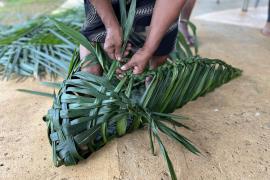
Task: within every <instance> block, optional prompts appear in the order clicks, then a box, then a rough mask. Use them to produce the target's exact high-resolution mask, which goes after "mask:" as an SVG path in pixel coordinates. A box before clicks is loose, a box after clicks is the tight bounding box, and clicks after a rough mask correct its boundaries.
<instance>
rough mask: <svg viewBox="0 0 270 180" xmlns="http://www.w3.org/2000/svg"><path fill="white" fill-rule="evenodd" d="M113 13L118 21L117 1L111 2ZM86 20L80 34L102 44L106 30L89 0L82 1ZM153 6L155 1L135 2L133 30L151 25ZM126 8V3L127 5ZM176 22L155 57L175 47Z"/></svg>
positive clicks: (118, 9)
mask: <svg viewBox="0 0 270 180" xmlns="http://www.w3.org/2000/svg"><path fill="white" fill-rule="evenodd" d="M111 3H112V6H113V9H114V12H115V14H116V16H117V18H118V20H120V7H119V3H118V0H111ZM84 5H85V13H86V20H85V22H84V25H83V27H82V29H81V33H82V34H83V35H84V36H85V37H87V39H88V40H89V41H91V42H100V43H104V41H105V38H106V29H105V26H104V24H103V23H102V21H101V19H100V17H99V15H98V14H97V11H96V9H95V8H94V6H93V5H92V4H91V3H90V0H84ZM154 5H155V0H137V6H136V15H135V20H134V29H135V30H136V29H145V28H144V27H147V26H149V25H150V23H151V18H152V13H153V9H154ZM127 6H128V3H127ZM177 22H178V21H176V22H175V23H173V24H172V25H171V27H170V28H169V29H168V31H167V33H166V35H165V36H164V37H163V39H162V41H161V43H160V45H159V47H158V49H157V50H156V52H155V54H154V55H156V56H163V55H167V54H169V53H170V52H171V51H172V50H173V49H174V46H175V42H176V37H177V32H178V26H177ZM136 46H137V47H142V46H143V43H141V44H136Z"/></svg>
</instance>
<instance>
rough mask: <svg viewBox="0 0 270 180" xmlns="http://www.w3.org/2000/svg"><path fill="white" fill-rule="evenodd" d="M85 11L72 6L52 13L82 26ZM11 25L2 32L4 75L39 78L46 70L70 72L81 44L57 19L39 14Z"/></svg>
mask: <svg viewBox="0 0 270 180" xmlns="http://www.w3.org/2000/svg"><path fill="white" fill-rule="evenodd" d="M81 12H82V11H79V10H78V11H75V10H69V11H67V12H64V13H62V14H58V15H53V16H52V17H55V18H57V19H59V20H61V22H65V23H66V24H69V26H71V27H72V28H74V29H76V30H78V29H79V28H80V26H81V25H82V20H83V18H82V17H83V15H82V13H81ZM74 17H77V18H74ZM8 29H9V30H8V31H5V33H2V34H0V49H1V50H0V64H1V65H2V66H4V67H5V71H4V74H3V75H4V78H7V79H8V78H9V77H10V75H11V74H12V73H16V74H19V75H22V76H35V77H36V78H37V77H40V76H44V75H46V74H49V75H51V76H55V75H58V76H62V77H65V76H66V74H67V70H68V64H69V62H70V58H71V56H72V52H73V49H74V48H75V47H76V46H77V45H76V44H75V42H73V41H72V39H71V38H70V37H69V36H66V35H65V34H64V33H63V32H62V31H60V30H59V29H58V28H57V27H55V25H54V23H52V22H51V21H49V20H48V19H47V18H46V17H39V18H36V19H33V20H31V21H29V22H26V23H25V24H22V25H19V26H14V27H9V28H8Z"/></svg>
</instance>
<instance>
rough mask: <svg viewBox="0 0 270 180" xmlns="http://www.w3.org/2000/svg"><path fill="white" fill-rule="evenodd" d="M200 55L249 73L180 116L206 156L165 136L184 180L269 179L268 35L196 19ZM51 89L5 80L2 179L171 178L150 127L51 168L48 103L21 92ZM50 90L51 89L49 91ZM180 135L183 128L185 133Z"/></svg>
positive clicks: (0, 121) (0, 114) (0, 122)
mask: <svg viewBox="0 0 270 180" xmlns="http://www.w3.org/2000/svg"><path fill="white" fill-rule="evenodd" d="M195 23H196V24H197V26H198V29H199V36H200V43H201V44H200V54H201V55H202V56H206V57H212V58H221V59H223V60H225V61H226V62H228V63H230V64H232V65H234V66H236V67H239V68H241V69H243V70H244V74H243V76H242V77H240V78H238V79H236V80H234V81H232V82H230V83H229V84H226V85H224V86H222V87H221V88H219V89H217V90H216V91H214V92H212V93H210V94H208V95H207V96H205V97H202V98H199V99H198V100H196V101H195V102H191V103H189V104H187V105H186V106H185V107H184V108H182V109H179V110H177V111H176V113H177V114H183V115H186V116H189V117H191V118H192V120H190V121H188V122H187V123H186V124H187V125H189V126H190V127H191V128H193V129H194V131H193V132H183V133H184V134H185V135H186V136H188V137H189V138H190V139H191V140H192V141H193V142H194V143H195V144H196V145H197V146H198V147H199V148H200V149H201V151H202V152H203V154H204V156H194V155H193V154H191V153H189V152H187V151H186V150H185V149H183V148H182V147H181V146H179V145H177V144H176V143H175V142H173V141H170V140H169V139H167V138H164V140H165V141H166V146H167V147H168V150H169V154H170V157H171V159H172V160H173V163H174V165H175V169H176V171H177V176H178V177H179V179H183V180H204V179H205V180H211V179H217V180H223V179H224V180H238V179H239V180H254V179H258V180H269V179H270V111H269V109H270V93H269V92H270V83H269V82H270V38H266V37H263V36H262V35H261V34H260V32H259V30H258V29H252V28H244V27H240V26H233V25H223V24H217V23H213V22H206V21H199V20H197V21H196V22H195ZM18 88H28V89H36V90H45V91H47V89H46V88H44V87H42V86H40V85H38V83H37V82H34V81H33V80H31V79H29V80H27V81H25V82H20V83H16V82H15V81H9V82H2V81H1V82H0V89H1V93H0V103H1V107H0V179H62V180H66V179H91V180H107V179H108V180H111V179H113V180H119V179H121V180H122V179H123V180H143V179H147V180H157V179H164V180H165V179H169V177H168V174H167V173H166V166H165V164H164V162H163V159H162V157H161V155H160V154H159V153H158V156H152V155H151V152H150V147H149V142H148V141H149V140H148V138H147V134H146V131H145V130H138V131H136V132H134V133H132V134H129V135H126V136H124V137H123V138H120V139H116V140H114V141H112V142H110V143H109V144H108V145H106V146H105V147H104V148H103V149H102V150H100V151H98V152H97V153H95V154H93V155H92V156H91V157H90V158H88V159H87V160H85V161H83V162H81V163H80V164H79V165H77V166H74V167H60V168H55V167H53V164H52V161H51V149H50V146H49V144H48V140H47V136H46V125H45V124H44V123H43V122H42V120H41V118H42V116H43V115H44V114H45V113H46V111H47V109H48V108H49V107H50V105H51V103H52V101H51V100H50V99H48V98H44V97H38V96H31V95H28V94H23V93H20V92H17V91H16V89H18ZM48 91H49V90H48ZM179 130H180V131H182V129H179Z"/></svg>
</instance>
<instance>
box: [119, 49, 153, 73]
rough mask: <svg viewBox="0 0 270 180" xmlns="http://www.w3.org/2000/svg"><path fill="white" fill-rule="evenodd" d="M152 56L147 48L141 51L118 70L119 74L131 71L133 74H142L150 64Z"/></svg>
mask: <svg viewBox="0 0 270 180" xmlns="http://www.w3.org/2000/svg"><path fill="white" fill-rule="evenodd" d="M151 57H152V54H151V53H150V52H149V51H148V50H147V49H145V48H141V49H139V50H138V51H137V52H136V53H135V54H134V55H133V56H132V58H131V59H130V60H129V61H128V62H127V63H126V64H125V65H123V66H122V67H121V69H119V70H118V72H117V73H118V74H122V72H123V71H127V70H129V69H132V70H133V74H141V73H142V72H143V71H144V69H145V67H146V65H147V64H148V62H149V61H150V59H151Z"/></svg>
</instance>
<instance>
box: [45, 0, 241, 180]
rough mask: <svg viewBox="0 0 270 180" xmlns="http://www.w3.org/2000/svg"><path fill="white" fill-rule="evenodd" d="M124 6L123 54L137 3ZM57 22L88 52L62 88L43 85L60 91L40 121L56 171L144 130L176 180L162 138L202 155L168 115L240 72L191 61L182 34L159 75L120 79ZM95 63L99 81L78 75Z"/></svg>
mask: <svg viewBox="0 0 270 180" xmlns="http://www.w3.org/2000/svg"><path fill="white" fill-rule="evenodd" d="M124 2H125V1H120V9H121V14H122V18H121V24H122V27H123V31H124V43H123V47H122V50H124V49H125V45H126V44H127V42H128V40H131V39H134V35H133V33H132V24H133V19H134V14H135V6H136V0H132V2H131V7H130V10H129V12H128V16H127V13H126V10H125V8H124V7H125V5H124ZM54 21H55V20H54ZM55 23H56V25H57V26H58V28H59V29H61V30H62V31H63V32H64V33H66V34H68V35H69V36H70V37H72V39H74V40H75V41H77V42H79V43H80V44H82V45H83V46H84V47H86V48H87V49H88V50H89V51H90V52H91V55H90V56H89V57H88V58H86V59H85V60H84V61H80V59H79V55H78V53H77V52H75V53H74V55H73V58H72V61H71V63H70V67H69V71H68V76H67V78H66V79H65V80H64V82H63V83H62V84H60V85H59V84H51V83H47V85H49V86H52V87H60V90H59V92H58V93H57V94H55V95H54V103H53V106H52V108H51V109H50V110H49V112H48V114H47V115H46V116H45V117H44V120H45V122H46V123H47V125H48V135H49V140H50V143H51V145H52V150H53V161H54V164H55V166H60V165H63V164H64V165H74V164H76V163H78V162H79V161H80V160H82V159H85V158H86V157H88V156H89V155H90V154H91V153H93V152H94V151H97V150H98V149H100V148H102V146H104V145H105V144H106V143H107V142H108V141H110V140H111V139H113V138H114V137H120V136H123V135H124V134H126V133H129V132H132V131H133V130H136V129H138V128H141V127H143V126H146V127H148V132H149V139H150V146H151V149H152V152H153V153H155V152H156V150H155V147H154V141H155V140H156V142H157V143H158V145H159V147H160V152H161V154H162V155H163V157H164V159H165V161H166V163H167V165H168V169H169V172H170V175H171V178H172V179H177V177H176V174H175V171H174V168H173V164H172V162H171V160H170V158H169V156H168V153H167V151H166V148H165V146H164V144H163V142H162V140H161V138H160V134H161V133H163V134H165V135H167V136H169V137H170V138H171V139H173V140H175V141H176V142H178V143H180V144H182V145H183V146H184V147H185V148H187V149H188V150H189V151H191V152H192V153H194V154H199V153H200V152H199V150H198V149H197V148H196V147H195V146H194V145H193V144H192V143H191V141H190V140H188V139H187V138H186V137H184V136H183V135H181V134H180V133H179V132H178V131H177V130H176V128H172V127H171V126H174V127H175V126H178V127H183V128H187V129H189V128H188V127H187V126H185V125H184V124H182V120H185V119H186V118H185V117H182V116H177V115H173V114H170V113H172V112H173V111H174V110H175V109H176V108H180V107H182V106H183V105H184V104H186V103H187V102H189V101H192V100H195V99H196V98H198V97H199V96H203V95H205V94H206V93H208V92H210V91H212V90H214V89H215V88H217V87H219V86H220V85H222V84H224V83H226V82H228V81H230V80H231V79H233V78H236V77H237V76H239V75H240V74H241V70H239V69H237V68H234V67H232V66H230V65H228V64H226V63H224V62H222V61H221V60H217V59H213V60H211V59H207V58H201V57H199V56H194V57H193V56H192V51H191V50H190V48H189V47H188V46H187V45H186V44H185V41H184V39H183V36H181V34H180V35H179V42H178V44H177V46H176V50H175V51H174V52H173V53H172V54H171V58H169V59H168V62H167V63H166V64H165V65H163V66H161V67H159V68H158V69H157V70H146V71H145V72H144V73H143V74H142V75H139V76H135V75H133V74H132V73H131V72H127V73H126V74H125V76H124V78H123V79H121V80H119V79H118V78H117V76H116V74H115V70H116V68H117V67H119V66H120V64H119V62H118V61H113V60H111V59H109V57H108V56H106V54H105V53H104V51H103V49H102V48H101V46H100V45H99V44H95V45H93V44H91V43H90V42H89V41H88V40H87V39H86V38H85V37H84V36H82V35H81V34H80V33H78V32H77V31H76V30H73V28H70V27H69V26H66V25H65V24H64V23H62V22H59V21H55ZM94 60H97V61H98V62H99V63H100V64H101V66H102V68H103V70H104V74H103V76H101V77H98V76H95V75H92V74H88V73H86V72H81V71H80V68H81V66H82V64H83V63H84V62H86V61H94ZM127 60H129V59H127ZM149 76H151V77H152V81H151V83H150V85H148V86H147V87H145V81H144V79H145V78H146V77H149Z"/></svg>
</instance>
